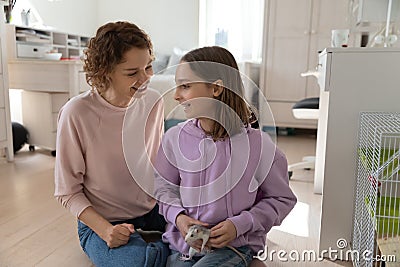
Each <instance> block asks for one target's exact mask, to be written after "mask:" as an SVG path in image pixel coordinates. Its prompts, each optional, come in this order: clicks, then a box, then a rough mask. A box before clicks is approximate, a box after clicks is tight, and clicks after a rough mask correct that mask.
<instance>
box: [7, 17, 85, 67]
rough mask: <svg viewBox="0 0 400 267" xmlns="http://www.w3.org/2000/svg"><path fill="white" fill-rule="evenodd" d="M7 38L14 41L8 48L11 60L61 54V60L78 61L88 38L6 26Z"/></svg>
mask: <svg viewBox="0 0 400 267" xmlns="http://www.w3.org/2000/svg"><path fill="white" fill-rule="evenodd" d="M7 37H8V38H9V40H13V41H15V45H10V46H8V54H9V55H10V57H11V58H18V59H26V58H28V59H29V58H38V59H40V58H42V57H43V55H44V54H45V53H46V52H50V51H56V52H58V53H62V58H66V59H80V57H81V56H82V55H83V49H84V48H85V47H86V45H87V43H88V40H89V37H88V36H81V35H75V34H69V33H65V32H58V31H52V30H46V29H37V28H31V27H24V26H18V25H12V24H7Z"/></svg>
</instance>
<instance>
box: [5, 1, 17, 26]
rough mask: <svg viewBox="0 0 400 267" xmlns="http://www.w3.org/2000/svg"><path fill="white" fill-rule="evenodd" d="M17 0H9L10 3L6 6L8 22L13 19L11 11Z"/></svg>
mask: <svg viewBox="0 0 400 267" xmlns="http://www.w3.org/2000/svg"><path fill="white" fill-rule="evenodd" d="M15 2H16V0H8V5H7V6H4V13H5V15H6V22H7V23H10V21H11V11H12V10H13V8H14V6H15Z"/></svg>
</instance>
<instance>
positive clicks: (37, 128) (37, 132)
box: [21, 90, 69, 150]
mask: <svg viewBox="0 0 400 267" xmlns="http://www.w3.org/2000/svg"><path fill="white" fill-rule="evenodd" d="M68 99H69V94H68V93H42V92H32V91H26V90H24V91H23V92H22V97H21V100H22V115H23V122H24V126H25V127H26V128H27V129H28V130H29V144H30V145H37V146H40V147H43V148H46V149H50V150H55V149H56V133H57V117H58V111H59V110H60V108H61V107H62V106H63V105H64V104H65V103H66V102H67V101H68Z"/></svg>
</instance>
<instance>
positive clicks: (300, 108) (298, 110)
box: [288, 97, 319, 178]
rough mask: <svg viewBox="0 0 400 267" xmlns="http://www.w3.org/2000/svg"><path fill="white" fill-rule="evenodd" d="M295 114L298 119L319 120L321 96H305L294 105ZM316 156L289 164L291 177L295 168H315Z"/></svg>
mask: <svg viewBox="0 0 400 267" xmlns="http://www.w3.org/2000/svg"><path fill="white" fill-rule="evenodd" d="M292 112H293V116H294V117H295V118H296V119H309V120H318V116H319V97H312V98H305V99H303V100H300V101H299V102H297V103H296V104H294V106H293V107H292ZM314 168H315V156H306V157H303V159H302V161H301V162H297V163H294V164H290V165H289V166H288V172H289V178H291V177H292V175H293V171H294V170H299V169H314Z"/></svg>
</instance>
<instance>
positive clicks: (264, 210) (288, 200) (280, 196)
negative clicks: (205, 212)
mask: <svg viewBox="0 0 400 267" xmlns="http://www.w3.org/2000/svg"><path fill="white" fill-rule="evenodd" d="M264 153H265V150H264ZM269 153H270V152H269ZM264 156H265V155H264ZM266 165H268V164H263V160H261V162H260V164H259V166H258V170H257V173H267V176H266V177H265V179H264V180H263V182H262V183H261V185H260V187H259V188H258V194H257V199H256V202H255V204H254V205H253V206H252V207H251V208H250V209H249V210H245V211H242V212H241V213H240V214H238V215H237V216H234V217H231V218H229V220H231V221H232V222H233V224H234V225H235V227H236V231H237V236H241V235H244V234H246V233H248V232H251V233H254V232H258V231H261V232H264V233H267V232H269V231H270V230H271V228H272V226H276V225H280V224H281V222H282V221H283V219H284V218H285V217H286V216H287V215H288V214H289V212H290V211H291V210H292V209H293V207H294V205H295V204H296V202H297V198H296V196H295V195H294V194H293V192H292V190H291V189H290V187H289V177H288V171H287V160H286V157H285V156H284V154H283V153H282V152H281V151H279V150H278V149H276V151H275V157H274V161H273V163H272V166H271V168H270V170H269V171H267V170H264V169H265V168H268V167H269V166H266Z"/></svg>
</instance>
